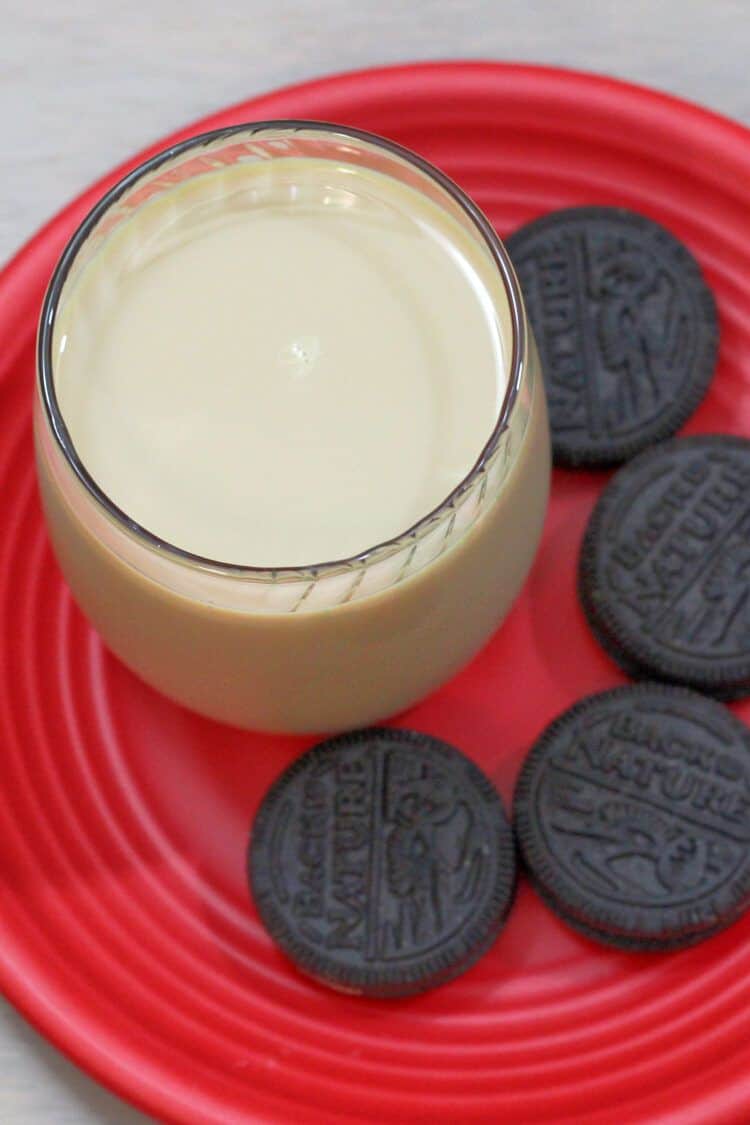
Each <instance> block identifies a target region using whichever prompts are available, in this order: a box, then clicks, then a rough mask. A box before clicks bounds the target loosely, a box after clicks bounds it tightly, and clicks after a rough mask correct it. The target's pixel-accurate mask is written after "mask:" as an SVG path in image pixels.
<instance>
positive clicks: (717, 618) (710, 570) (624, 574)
mask: <svg viewBox="0 0 750 1125" xmlns="http://www.w3.org/2000/svg"><path fill="white" fill-rule="evenodd" d="M579 593H580V598H581V604H582V606H583V609H584V611H585V613H586V616H587V618H588V620H589V622H590V624H591V627H592V629H593V631H594V633H595V635H596V636H597V638H598V640H599V641H600V643H601V644H602V646H603V647H604V648H605V649H606V650H607V652H609V654H610V655H611V656H612V657H613V658H614V659H615V660H616V661H617V662H618V664H620V666H621V667H622V668H623V669H624V670H625V671H626V672H627V673H629V674H630V675H632V676H634V677H635V678H637V679H643V678H653V679H659V680H665V681H673V682H677V683H683V684H686V685H687V686H689V687H694V688H697V689H699V690H702V691H706V692H709V693H711V694H712V695H716V696H718V697H719V698H724V699H732V698H737V697H739V696H742V695H745V694H748V692H750V441H748V440H746V439H745V438H740V437H730V436H728V435H699V436H694V437H687V438H676V439H674V440H673V441H669V442H665V443H664V444H663V445H661V446H657V447H656V448H655V449H653V450H649V451H647V452H646V453H642V454H641V455H640V456H639V457H637V458H636V459H635V460H633V461H631V462H630V463H629V464H628V465H625V466H624V467H623V468H622V469H620V471H619V472H618V473H617V474H616V475H615V476H614V477H613V479H612V481H611V482H610V484H609V485H608V487H607V488H606V489H605V490H604V492H603V493H602V495H601V497H600V499H599V502H598V504H597V505H596V507H595V509H594V512H593V515H592V516H591V519H590V521H589V525H588V528H587V530H586V535H585V537H584V541H583V547H582V550H581V556H580V565H579Z"/></svg>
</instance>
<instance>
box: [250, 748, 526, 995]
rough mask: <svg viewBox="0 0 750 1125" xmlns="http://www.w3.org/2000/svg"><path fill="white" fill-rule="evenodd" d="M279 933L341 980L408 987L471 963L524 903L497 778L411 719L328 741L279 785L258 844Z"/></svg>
mask: <svg viewBox="0 0 750 1125" xmlns="http://www.w3.org/2000/svg"><path fill="white" fill-rule="evenodd" d="M249 861H250V864H249V865H250V882H251V887H252V892H253V896H254V898H255V902H256V905H257V908H258V911H259V912H260V916H261V918H262V920H263V922H264V924H265V926H266V928H267V929H268V931H269V933H270V934H271V936H272V937H273V938H274V940H275V941H276V942H278V944H279V945H280V946H281V948H282V949H283V950H284V952H285V953H286V954H288V956H289V957H291V958H292V960H293V961H295V962H296V964H297V965H298V966H299V968H301V969H303V970H304V971H305V972H307V973H309V974H311V975H312V976H314V977H316V978H317V979H318V980H320V981H323V982H324V983H326V984H329V985H331V986H332V987H333V988H338V989H342V990H344V991H347V992H355V993H361V994H365V995H369V996H403V995H408V994H410V993H416V992H422V991H424V990H425V989H427V988H431V987H433V986H434V985H438V984H442V983H443V982H444V981H447V980H450V979H451V978H452V977H455V976H456V975H458V974H459V973H461V972H463V971H464V970H465V969H468V968H469V967H470V966H471V965H472V964H473V963H474V962H475V961H476V960H477V959H478V958H479V957H480V956H481V954H482V953H484V952H485V951H486V950H487V949H488V948H489V946H490V945H491V944H492V942H493V941H494V939H495V937H496V936H497V934H498V932H499V930H500V928H501V927H502V925H503V923H504V921H505V919H506V917H507V914H508V911H509V909H510V906H511V902H512V899H513V895H514V891H515V882H516V863H515V847H514V840H513V833H512V830H511V827H510V824H509V821H508V819H507V817H506V815H505V812H504V810H503V806H502V803H501V801H500V798H499V796H498V794H497V791H496V790H495V788H494V786H493V785H492V783H491V782H490V781H489V780H488V778H487V777H485V775H484V774H483V773H482V772H481V771H480V770H479V769H478V768H477V766H475V765H474V764H473V763H472V762H471V761H469V759H468V758H466V757H464V755H463V754H461V753H459V751H458V750H455V749H454V748H453V747H452V746H449V745H447V744H446V743H444V742H440V741H439V740H438V739H436V738H431V737H429V736H428V735H425V734H418V733H416V732H413V731H406V730H387V729H373V730H364V731H356V732H354V733H351V734H345V735H342V736H340V737H337V738H333V739H331V740H330V741H328V742H323V743H321V744H320V745H318V746H316V747H314V748H313V749H312V750H310V751H308V752H307V753H306V754H304V755H303V756H302V757H301V758H299V759H298V760H297V761H296V762H295V763H294V764H293V765H292V766H291V767H290V768H289V769H288V770H287V771H286V772H285V773H284V774H283V775H282V776H281V777H280V778H279V780H278V781H276V782H275V784H274V785H273V786H272V787H271V789H270V790H269V792H268V794H267V795H266V797H265V799H264V801H263V803H262V805H261V807H260V811H259V812H258V815H257V818H256V820H255V824H254V826H253V832H252V839H251V844H250V853H249Z"/></svg>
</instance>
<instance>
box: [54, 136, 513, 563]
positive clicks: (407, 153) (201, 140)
mask: <svg viewBox="0 0 750 1125" xmlns="http://www.w3.org/2000/svg"><path fill="white" fill-rule="evenodd" d="M264 132H279V133H284V132H286V133H292V134H293V133H298V132H319V133H329V134H332V135H334V136H340V137H342V138H344V139H348V140H354V141H360V142H364V143H365V144H368V145H371V146H373V147H375V148H380V149H384V150H385V151H386V152H388V153H389V154H391V155H393V156H395V157H397V158H398V159H400V160H403V161H405V162H406V163H407V164H410V165H411V166H412V167H414V168H416V169H417V170H418V171H419V172H421V173H422V174H423V175H425V176H426V177H427V178H428V179H430V180H432V181H433V182H434V183H436V184H437V185H438V187H440V188H442V189H443V190H444V191H445V192H446V193H447V195H448V196H449V197H450V198H451V199H452V200H453V202H454V203H456V204H457V205H458V207H459V208H460V209H461V211H462V212H463V213H464V215H465V216H466V217H468V219H469V220H470V222H471V223H472V225H473V226H474V228H475V230H477V231H478V232H479V234H480V235H481V237H482V239H483V241H484V243H485V245H486V247H487V249H488V250H489V252H490V255H491V257H492V260H493V262H494V264H495V265H496V266H497V268H498V271H499V273H500V277H501V279H502V282H503V286H504V289H505V296H506V299H507V301H508V309H509V312H510V322H511V354H510V364H509V378H508V383H507V386H506V388H505V394H504V396H503V401H502V403H501V404H500V408H499V410H498V414H497V418H496V420H495V425H494V426H493V428H492V431H491V433H490V435H489V437H488V439H487V441H486V442H485V444H484V446H483V447H482V449H481V451H480V453H479V455H478V457H477V459H476V461H475V462H474V464H473V465H472V467H471V468H470V469H469V471H468V473H466V475H465V476H464V477H463V478H462V479H461V480H460V481H459V483H458V484H457V485H456V486H455V487H454V488H453V489H452V490H451V491H450V492H449V493H448V495H447V496H446V497H445V498H444V499H443V500H441V501H440V503H439V504H437V505H436V506H435V507H434V508H432V509H431V510H430V511H429V512H427V513H426V514H425V515H424V516H421V517H420V518H419V519H418V520H417V521H416V522H415V523H414V524H412V525H411V527H408V528H406V529H405V530H404V531H402V532H399V534H398V535H395V536H392V537H391V538H389V539H385V540H382V541H381V542H379V543H376V544H374V545H373V546H372V547H367V548H366V549H365V550H363V551H360V552H359V553H357V554H355V555H350V556H348V557H346V558H340V559H333V560H330V561H325V562H320V563H310V564H307V563H304V564H300V565H297V566H274V567H271V566H253V565H250V564H244V563H230V562H224V561H222V560H220V559H212V558H209V557H208V556H205V555H200V554H197V553H196V552H193V551H188V550H186V549H185V548H183V547H179V546H177V545H176V544H174V543H170V542H169V541H168V540H166V539H163V538H162V537H161V536H160V535H157V534H156V533H155V532H153V531H149V529H148V528H146V527H144V526H143V525H142V524H139V523H138V522H137V521H136V520H134V519H132V518H131V517H130V516H129V515H128V514H127V512H125V511H124V510H123V509H122V508H120V507H119V506H118V505H117V504H116V503H115V502H114V501H113V500H112V499H111V498H110V497H109V496H108V495H107V493H106V492H105V491H104V490H103V489H102V488H101V486H100V485H99V484H98V483H97V482H96V480H95V479H94V477H93V476H92V475H91V474H90V473H89V471H88V469H87V468H86V466H85V465H84V463H83V461H82V460H81V458H80V457H79V455H78V452H77V450H76V448H75V445H74V443H73V439H72V438H71V435H70V432H69V430H68V427H67V425H66V423H65V420H64V418H63V416H62V411H61V409H60V405H59V402H58V399H57V392H56V390H55V380H54V363H53V357H52V340H53V335H54V329H55V321H56V316H57V311H58V308H59V304H60V298H61V296H62V292H63V289H64V287H65V283H66V281H67V279H68V275H69V273H70V270H71V268H72V266H73V264H74V262H75V259H76V258H77V256H78V253H79V252H80V250H81V249H82V248H83V246H84V245H85V243H86V240H87V239H88V237H89V235H90V234H91V233H92V232H93V230H94V229H95V227H96V225H97V224H98V222H99V221H100V219H101V218H102V217H103V216H104V215H105V214H106V213H107V211H109V210H110V208H111V207H112V206H113V205H114V204H116V203H117V202H118V200H120V199H121V198H122V196H123V195H125V193H126V192H127V191H129V189H130V188H132V187H133V186H134V185H135V184H137V183H138V181H139V180H141V179H143V178H144V177H145V176H148V175H150V173H152V172H154V171H156V170H157V169H158V168H160V167H161V166H162V165H164V164H167V163H168V162H170V161H171V160H173V159H175V158H177V157H179V156H181V155H183V154H184V153H186V152H189V151H190V150H191V149H196V148H200V147H202V146H205V145H209V144H213V143H214V142H216V141H219V140H224V139H226V138H230V137H234V136H237V135H239V134H244V135H248V136H252V135H254V134H257V133H264ZM525 354H526V323H525V317H524V314H523V300H522V296H521V290H520V286H519V284H518V280H517V278H516V275H515V271H514V269H513V265H512V263H511V260H510V256H509V255H508V252H507V250H506V249H505V246H504V245H503V243H502V242H501V240H500V238H499V237H498V235H497V234H496V232H495V229H494V227H493V226H492V224H491V223H490V222H489V220H488V219H487V218H486V216H485V215H484V213H483V212H482V211H481V210H480V208H479V207H478V206H477V205H476V203H474V202H473V200H472V199H471V198H470V197H469V196H468V195H467V194H466V192H464V191H463V190H462V189H461V188H460V187H459V186H458V184H456V183H455V182H454V181H453V180H452V179H451V178H450V177H449V176H447V175H446V174H445V173H444V172H441V171H440V169H439V168H437V167H435V165H433V164H431V163H430V162H429V161H427V160H425V159H423V158H422V157H421V156H418V155H417V154H416V153H414V152H412V151H411V150H410V149H408V148H406V147H404V146H403V145H400V144H397V143H396V142H395V141H390V140H387V139H385V138H384V137H380V136H378V135H377V134H376V133H369V132H367V131H366V130H364V129H355V128H351V127H349V126H344V125H335V124H332V123H330V122H326V121H315V120H313V121H308V120H305V119H294V118H290V119H287V118H281V119H278V120H274V119H270V120H267V121H251V122H245V123H243V124H239V125H230V126H226V127H224V128H221V129H212V130H209V131H206V132H203V133H199V134H197V135H196V136H194V137H190V138H188V139H187V140H184V141H179V142H177V143H176V144H173V145H170V146H169V147H168V148H166V149H162V150H161V151H159V152H157V153H156V154H155V155H154V156H151V157H149V158H148V159H147V160H145V161H143V162H142V163H140V164H138V165H137V166H136V167H135V168H134V169H132V171H130V172H128V173H127V174H126V175H125V176H123V177H122V178H121V179H120V180H118V181H117V183H116V184H114V185H113V186H112V187H111V188H110V189H109V190H108V191H107V192H105V194H104V195H103V196H102V198H101V199H100V200H99V201H98V202H97V203H96V204H95V205H94V207H92V209H91V210H90V211H89V212H88V214H87V215H86V216H85V217H84V219H83V220H82V222H81V223H80V224H79V226H78V227H77V228H76V230H75V231H74V233H73V234H72V236H71V237H70V239H69V240H68V242H67V244H66V246H65V248H64V250H63V252H62V254H61V255H60V258H59V259H58V262H57V265H56V266H55V269H54V271H53V273H52V277H51V279H50V282H49V285H48V287H47V291H46V293H45V297H44V301H43V303H42V309H41V314H40V326H39V337H38V343H37V371H38V380H39V383H38V389H39V393H40V396H41V401H42V405H43V408H44V413H45V417H46V421H47V424H48V426H49V428H50V430H51V432H52V435H53V437H54V440H55V443H56V445H57V447H58V448H59V450H60V452H61V453H62V455H63V457H64V459H65V461H66V462H67V464H68V466H69V467H70V468H71V469H72V471H73V473H74V474H75V476H76V477H77V479H78V481H79V482H80V483H81V484H82V485H83V487H84V489H85V490H86V492H87V493H88V494H89V495H90V496H91V497H92V499H93V500H94V501H95V502H96V504H97V505H98V506H99V507H100V508H101V509H102V510H103V511H104V513H105V514H106V515H107V516H108V517H109V518H110V519H111V520H112V521H113V522H114V523H115V524H116V525H117V526H118V527H119V528H120V529H122V530H123V531H124V532H125V533H126V534H127V535H128V536H130V537H131V538H135V539H136V540H139V541H141V542H142V543H144V544H146V545H147V546H148V547H150V548H152V549H153V550H155V551H156V552H157V553H158V554H159V555H162V556H167V557H169V558H172V559H174V560H175V561H176V562H179V563H181V564H183V565H186V566H190V567H195V568H199V569H201V570H206V571H211V572H213V573H218V574H221V575H226V576H228V577H239V578H242V577H247V578H255V579H265V580H273V581H278V580H280V579H281V580H283V579H284V578H285V577H286V578H288V579H299V578H321V577H324V576H325V575H331V574H337V573H344V572H346V571H348V570H351V569H352V568H353V567H363V566H366V565H367V564H368V563H369V562H370V561H372V560H374V559H378V560H379V559H382V558H384V557H387V556H389V555H391V554H394V553H396V552H397V551H398V550H400V549H401V548H403V547H404V546H405V545H406V543H408V542H409V541H410V540H413V541H417V540H418V539H419V538H420V535H421V534H422V533H423V532H425V531H427V530H428V529H429V528H430V527H431V525H432V524H433V521H434V520H435V519H436V518H437V517H438V516H439V515H440V514H441V513H443V512H444V511H446V510H447V509H448V508H450V506H451V505H452V504H454V503H455V502H456V501H457V500H458V499H460V497H461V496H463V495H464V494H465V493H466V492H467V491H468V490H469V488H471V486H472V485H473V483H474V482H475V481H476V479H477V477H478V476H479V474H480V473H481V472H482V471H483V470H484V468H485V467H486V465H487V463H488V462H489V461H490V459H491V458H492V456H493V454H494V453H495V451H496V449H497V447H498V444H499V442H500V439H501V437H502V435H503V434H504V433H505V432H506V431H507V429H508V426H509V423H510V419H511V415H512V413H513V407H514V405H515V403H516V400H517V398H518V395H519V392H520V389H521V385H522V383H523V376H524V358H525Z"/></svg>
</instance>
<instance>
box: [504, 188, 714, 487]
mask: <svg viewBox="0 0 750 1125" xmlns="http://www.w3.org/2000/svg"><path fill="white" fill-rule="evenodd" d="M507 246H508V250H509V251H510V255H511V258H512V260H513V264H514V266H515V268H516V271H517V273H518V277H519V280H520V283H521V288H522V290H523V294H524V300H525V303H526V308H527V311H528V315H529V319H530V321H531V325H532V327H533V330H534V335H535V338H536V342H537V345H538V347H539V352H540V356H541V361H542V370H543V372H544V380H545V386H546V389H547V399H548V403H549V411H550V424H551V428H552V447H553V452H554V459H555V463H556V464H557V465H566V466H570V467H575V466H592V467H596V466H606V465H614V464H617V463H619V462H621V461H625V460H627V459H628V458H630V457H633V456H634V455H635V454H636V453H638V452H639V451H640V450H642V449H645V448H646V446H648V445H650V444H652V443H653V442H656V441H661V440H663V439H664V438H667V437H670V436H671V435H672V434H673V433H675V431H676V430H678V429H679V428H680V426H681V425H682V424H683V423H684V422H685V421H686V420H687V418H688V417H689V416H690V415H691V414H692V413H693V411H694V410H695V409H696V407H697V406H698V404H699V403H700V401H701V399H702V398H703V396H704V394H705V393H706V390H707V388H708V385H709V383H710V381H711V377H712V375H713V372H714V368H715V366H716V356H717V350H718V326H717V316H716V307H715V303H714V299H713V296H712V294H711V291H710V289H709V288H708V286H707V285H706V282H705V281H704V279H703V275H702V273H701V270H700V267H699V265H698V263H697V262H696V260H695V258H694V257H693V255H692V254H691V253H690V251H689V250H687V249H686V247H684V246H683V245H682V243H680V242H678V240H677V239H676V238H675V237H674V235H672V234H670V232H669V231H668V230H665V228H664V227H662V226H660V225H659V224H658V223H655V222H653V220H651V219H647V218H645V217H644V216H643V215H638V214H636V213H635V212H633V211H626V210H623V209H620V208H615V207H573V208H570V209H568V210H564V211H555V212H552V213H551V214H549V215H545V216H543V217H542V218H541V219H537V220H535V221H534V222H532V223H529V224H528V225H527V226H525V227H522V228H521V229H520V230H519V231H517V232H516V233H515V234H513V235H511V237H510V238H509V239H508V240H507Z"/></svg>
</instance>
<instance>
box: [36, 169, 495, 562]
mask: <svg viewBox="0 0 750 1125" xmlns="http://www.w3.org/2000/svg"><path fill="white" fill-rule="evenodd" d="M482 270H486V264H485V261H484V260H483V257H482V254H481V249H480V247H479V246H477V245H476V244H472V242H471V240H470V239H469V238H467V237H466V235H465V234H464V233H463V232H462V230H461V228H460V226H459V224H458V223H457V222H456V220H455V219H453V218H452V217H451V216H450V215H448V214H447V213H446V212H445V211H444V210H443V209H441V208H440V207H439V206H438V205H437V204H436V203H434V202H433V201H431V200H429V199H427V198H425V197H424V196H422V195H420V194H419V193H418V192H417V191H415V190H414V189H413V188H411V187H408V186H406V185H403V184H400V183H399V182H398V181H397V180H394V179H393V178H391V177H389V176H384V175H382V174H381V173H379V172H375V171H371V170H368V169H367V168H358V167H356V166H355V165H346V164H339V163H336V162H333V161H330V160H315V159H307V160H305V159H298V158H297V159H295V158H289V159H280V160H274V161H272V162H269V163H258V164H257V165H254V166H253V167H252V168H250V169H247V168H239V169H237V168H235V169H233V170H231V171H226V170H222V171H217V172H214V173H211V174H208V175H206V176H204V177H202V178H201V179H200V180H199V181H198V183H188V184H187V185H184V186H183V187H182V188H178V189H175V190H174V191H173V192H171V193H168V194H167V195H166V196H162V197H160V198H158V199H156V200H153V201H152V202H150V203H149V204H147V206H146V208H144V211H143V212H142V213H141V214H140V215H138V216H136V217H135V218H134V219H131V221H130V223H128V224H126V226H125V227H124V228H123V229H122V230H121V231H119V232H115V233H114V234H113V235H110V239H109V244H108V245H106V246H104V247H103V248H102V250H101V251H100V253H99V255H98V256H97V258H96V259H95V260H94V261H92V262H91V263H90V264H89V266H88V267H87V269H86V270H85V271H84V272H83V273H82V275H81V277H80V278H79V280H78V283H77V286H76V291H75V294H74V295H72V299H71V300H70V302H69V303H68V304H67V305H66V308H65V310H64V312H63V313H62V315H61V317H60V320H59V322H58V328H57V335H56V341H57V356H56V387H57V393H58V396H59V400H60V406H61V409H62V413H63V416H64V418H65V420H66V424H67V426H68V429H69V431H70V434H71V437H72V439H73V442H74V444H75V446H76V449H77V450H78V453H79V455H80V457H81V459H82V460H83V462H84V463H85V464H86V466H87V467H88V469H89V471H90V473H91V474H92V476H93V477H94V478H95V479H96V481H97V482H98V484H99V485H100V486H101V488H102V489H103V490H104V491H105V492H106V493H107V495H108V496H109V497H110V498H111V499H112V500H113V501H114V502H115V503H116V504H117V505H118V507H120V508H121V509H122V510H123V511H125V512H127V513H128V515H129V516H131V517H132V518H133V519H135V520H136V521H137V522H138V523H139V524H141V525H142V526H143V527H146V528H148V529H149V530H150V531H152V532H154V533H155V534H156V535H158V536H159V537H160V538H162V539H165V540H167V541H168V542H170V543H173V544H175V545H176V546H178V547H181V548H183V549H184V550H189V551H192V552H194V553H196V554H199V555H203V556H205V557H208V558H211V559H219V560H221V561H223V562H232V563H242V564H248V565H252V566H298V565H305V564H312V563H321V562H324V561H326V560H330V559H341V558H346V557H348V556H350V555H354V554H357V553H358V552H360V551H364V550H366V549H367V548H370V547H373V546H375V544H377V543H380V542H382V541H383V540H386V539H390V538H392V537H393V536H395V535H398V534H400V533H401V532H403V531H405V530H406V529H407V528H409V527H411V525H412V524H414V523H416V522H417V520H419V519H420V518H421V517H422V516H425V515H427V513H428V512H430V511H432V509H433V508H435V507H437V506H438V504H440V502H441V501H442V500H444V499H445V497H446V496H447V495H448V493H450V492H451V491H452V490H453V489H454V488H455V487H456V485H457V484H459V482H460V481H461V480H462V479H463V477H465V476H466V474H467V473H468V472H469V470H470V469H471V467H472V465H473V464H474V462H475V461H476V460H477V457H478V456H479V453H480V451H481V449H482V447H483V446H484V444H485V442H486V441H487V440H488V438H489V436H490V433H491V432H492V429H493V427H494V424H495V421H496V419H497V414H498V410H499V407H500V404H501V403H502V399H503V395H504V392H505V385H506V379H507V376H506V371H507V362H508V360H507V357H505V356H504V355H503V345H502V338H501V329H500V324H499V318H498V314H497V312H496V310H495V308H494V306H493V304H492V301H491V300H489V299H488V295H487V291H486V287H485V282H484V281H483V279H482V276H481V272H482Z"/></svg>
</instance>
